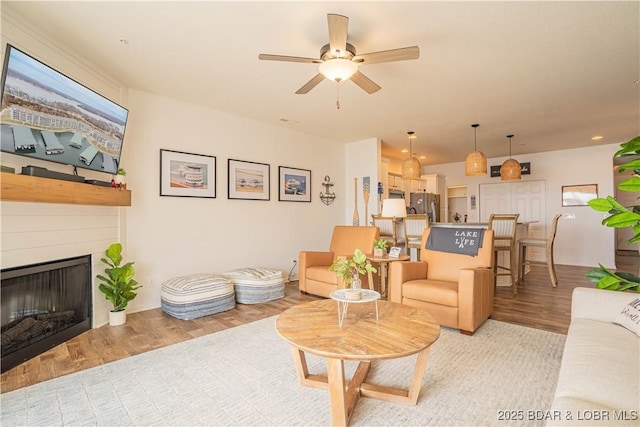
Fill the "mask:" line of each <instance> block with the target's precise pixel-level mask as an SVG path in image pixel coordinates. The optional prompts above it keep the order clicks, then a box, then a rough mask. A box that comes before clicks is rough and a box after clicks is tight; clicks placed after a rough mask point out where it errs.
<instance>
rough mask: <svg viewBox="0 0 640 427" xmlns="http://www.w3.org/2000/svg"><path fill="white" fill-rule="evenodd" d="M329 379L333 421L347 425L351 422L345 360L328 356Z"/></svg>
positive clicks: (339, 424)
mask: <svg viewBox="0 0 640 427" xmlns="http://www.w3.org/2000/svg"><path fill="white" fill-rule="evenodd" d="M327 379H328V382H329V400H330V401H331V423H332V424H333V425H334V426H346V425H347V424H348V423H349V417H348V414H347V397H346V394H345V390H346V384H345V379H344V361H342V360H340V359H331V358H327Z"/></svg>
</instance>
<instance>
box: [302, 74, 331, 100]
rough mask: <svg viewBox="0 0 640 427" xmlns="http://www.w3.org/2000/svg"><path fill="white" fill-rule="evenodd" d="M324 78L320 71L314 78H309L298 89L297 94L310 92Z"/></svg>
mask: <svg viewBox="0 0 640 427" xmlns="http://www.w3.org/2000/svg"><path fill="white" fill-rule="evenodd" d="M323 80H324V76H323V75H322V74H320V73H318V74H316V76H315V77H314V78H312V79H311V80H309V81H308V82H306V83H305V84H304V86H302V87H301V88H300V89H298V90H297V91H296V95H304V94H305V93H309V91H310V90H311V89H313V88H314V87H316V86H318V84H319V83H320V82H321V81H323Z"/></svg>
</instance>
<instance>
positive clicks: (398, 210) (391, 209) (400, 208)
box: [381, 199, 407, 218]
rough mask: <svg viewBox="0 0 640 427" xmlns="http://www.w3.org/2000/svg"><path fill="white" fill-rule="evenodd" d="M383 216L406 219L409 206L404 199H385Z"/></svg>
mask: <svg viewBox="0 0 640 427" xmlns="http://www.w3.org/2000/svg"><path fill="white" fill-rule="evenodd" d="M381 215H382V216H387V217H396V218H404V217H406V216H407V204H406V202H405V201H404V199H384V200H383V201H382V212H381Z"/></svg>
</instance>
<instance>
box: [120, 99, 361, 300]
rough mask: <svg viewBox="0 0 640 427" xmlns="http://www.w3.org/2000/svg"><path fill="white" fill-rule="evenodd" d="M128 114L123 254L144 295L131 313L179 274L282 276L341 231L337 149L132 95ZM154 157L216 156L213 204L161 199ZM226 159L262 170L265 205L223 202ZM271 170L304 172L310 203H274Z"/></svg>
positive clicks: (341, 175)
mask: <svg viewBox="0 0 640 427" xmlns="http://www.w3.org/2000/svg"><path fill="white" fill-rule="evenodd" d="M129 107H130V109H131V112H132V113H131V116H130V121H129V125H128V127H127V136H126V142H125V145H124V152H123V155H122V159H123V160H122V164H123V167H124V168H125V169H126V170H127V171H128V173H127V185H128V188H129V189H131V191H132V207H131V208H130V209H129V211H128V213H127V245H128V247H127V254H128V256H129V257H130V258H131V259H133V260H135V261H136V267H137V275H138V279H139V280H140V281H141V283H142V284H143V285H144V286H145V287H144V288H143V290H142V292H141V293H140V296H139V298H138V299H136V300H135V301H134V304H133V307H139V308H142V307H144V308H148V307H157V306H158V305H159V303H160V283H161V282H162V281H163V280H166V279H169V278H171V277H173V276H177V275H183V274H189V273H198V272H212V273H222V272H224V271H228V270H231V269H235V268H241V267H248V266H264V267H270V268H276V269H280V270H283V271H284V272H285V275H286V274H288V272H289V269H290V260H291V259H294V258H295V259H297V257H298V252H299V251H300V250H303V249H304V250H307V249H308V250H326V249H327V248H328V246H329V241H330V238H331V232H332V230H333V227H334V225H336V224H339V223H344V221H343V218H344V212H345V203H346V202H345V200H346V198H347V197H346V195H345V194H344V192H342V191H341V190H340V189H342V188H343V187H344V185H345V179H344V146H343V145H341V144H337V143H333V142H331V141H327V140H322V139H318V138H315V137H311V136H308V135H304V134H301V133H298V132H295V131H293V130H290V129H286V128H282V127H278V126H271V125H268V124H264V123H259V122H255V121H252V120H249V119H245V118H242V117H238V116H233V115H230V114H227V113H224V112H219V111H214V110H210V109H206V108H203V107H199V106H196V105H191V104H185V103H181V102H178V101H175V100H173V99H169V98H164V97H161V96H157V95H153V94H149V93H145V92H141V91H137V90H131V91H130V92H129ZM160 149H168V150H175V151H183V152H189V153H194V154H205V155H211V156H216V158H217V162H216V163H217V173H216V179H217V191H216V194H217V197H216V198H215V199H202V198H185V197H166V196H162V197H161V196H160V195H159V177H160V170H159V163H160ZM230 158H231V159H237V160H246V161H252V162H259V163H267V164H269V165H270V169H271V170H270V178H271V200H269V201H256V200H230V199H227V176H228V175H227V160H228V159H230ZM278 166H288V167H295V168H300V169H308V170H311V189H310V191H311V203H300V202H280V201H278ZM325 175H330V176H331V179H332V181H333V182H334V183H336V186H335V187H334V189H335V193H336V200H335V202H334V203H333V204H332V205H330V206H326V205H324V204H323V203H322V202H321V201H320V198H319V194H320V192H321V191H323V190H324V187H322V185H321V183H322V181H323V178H324V176H325ZM351 197H352V196H351ZM294 274H295V275H296V276H297V270H296V271H295V272H294Z"/></svg>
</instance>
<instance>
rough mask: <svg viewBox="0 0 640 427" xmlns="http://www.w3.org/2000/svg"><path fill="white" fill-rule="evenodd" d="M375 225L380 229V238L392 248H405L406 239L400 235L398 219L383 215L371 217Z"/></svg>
mask: <svg viewBox="0 0 640 427" xmlns="http://www.w3.org/2000/svg"><path fill="white" fill-rule="evenodd" d="M371 218H372V220H373V225H374V226H375V227H378V229H380V238H381V239H384V240H386V241H387V242H389V245H391V246H405V242H406V239H405V237H404V236H403V235H401V234H400V233H398V228H399V227H398V218H396V217H391V216H382V215H375V214H374V215H371Z"/></svg>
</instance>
